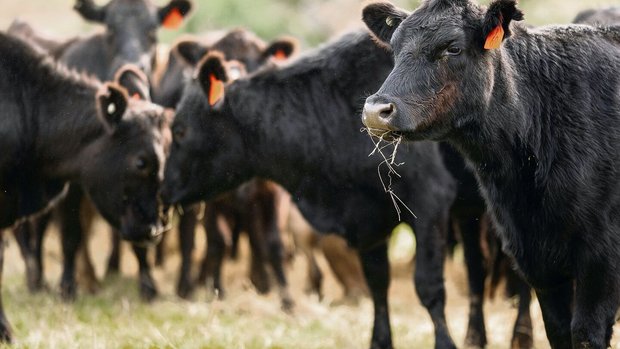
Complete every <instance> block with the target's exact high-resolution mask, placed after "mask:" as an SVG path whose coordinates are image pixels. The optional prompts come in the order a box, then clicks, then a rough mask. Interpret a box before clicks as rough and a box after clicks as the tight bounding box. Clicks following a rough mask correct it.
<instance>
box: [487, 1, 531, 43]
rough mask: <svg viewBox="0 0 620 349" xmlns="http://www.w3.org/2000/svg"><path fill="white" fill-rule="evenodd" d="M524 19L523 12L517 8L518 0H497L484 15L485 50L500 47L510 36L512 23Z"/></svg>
mask: <svg viewBox="0 0 620 349" xmlns="http://www.w3.org/2000/svg"><path fill="white" fill-rule="evenodd" d="M513 20H514V21H521V20H523V12H521V10H519V9H518V8H517V1H516V0H495V1H493V2H492V3H491V4H490V5H489V8H488V10H487V12H486V14H485V15H484V22H483V23H482V42H483V43H484V44H483V47H484V49H485V50H493V49H496V48H499V47H500V46H501V44H502V42H503V41H504V39H506V38H508V37H510V35H511V32H510V23H511V22H512V21H513Z"/></svg>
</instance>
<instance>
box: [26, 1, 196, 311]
mask: <svg viewBox="0 0 620 349" xmlns="http://www.w3.org/2000/svg"><path fill="white" fill-rule="evenodd" d="M74 8H75V10H76V11H77V12H78V13H79V14H80V15H81V16H82V17H83V18H84V19H86V20H88V21H92V22H95V23H101V24H104V25H105V31H104V32H103V33H97V34H93V35H91V36H89V37H86V38H82V39H70V40H68V41H67V42H65V43H62V44H60V45H58V46H56V47H55V45H52V47H51V48H50V51H49V54H50V55H52V56H53V57H55V58H58V59H59V60H60V61H61V62H63V63H65V64H66V65H67V66H69V67H70V68H73V69H76V70H78V71H84V72H88V73H89V74H93V75H95V76H96V77H97V78H99V79H101V80H102V81H104V80H112V79H114V77H115V74H116V73H117V71H118V69H119V68H120V67H121V66H123V65H124V64H127V63H131V64H134V65H137V66H138V67H139V68H140V69H141V70H142V71H144V72H145V73H147V74H148V73H149V72H150V70H151V65H152V62H153V61H154V58H155V55H154V54H155V46H156V43H157V29H158V28H159V27H160V26H161V25H164V26H174V25H178V23H179V22H180V21H181V20H182V19H183V17H184V16H185V15H186V14H187V13H188V12H189V10H190V9H191V2H190V1H188V0H172V1H171V2H170V3H169V4H168V5H166V6H164V7H157V6H155V5H153V4H152V3H151V2H150V1H148V0H112V1H110V2H109V3H107V4H106V5H104V6H97V5H95V4H94V3H93V2H92V1H91V0H77V1H76V4H75V6H74ZM15 31H16V32H17V33H16V34H21V35H20V36H22V37H27V38H28V39H29V41H30V42H33V43H35V44H37V45H39V46H41V44H40V42H41V35H38V34H37V33H36V32H34V31H33V30H32V28H30V30H29V28H27V27H25V26H24V25H17V26H16V28H15ZM44 46H45V45H44ZM47 46H49V45H47ZM67 197H68V200H67V202H64V203H62V204H61V205H59V206H58V208H57V211H60V210H63V211H66V212H56V218H57V220H58V221H59V225H60V227H61V230H62V234H63V240H64V241H66V242H70V241H79V240H81V239H82V235H84V233H85V232H84V229H83V227H82V225H81V224H80V223H81V221H80V217H79V214H78V213H79V212H80V211H81V209H80V207H81V206H82V205H83V204H84V203H83V200H81V198H82V197H83V193H82V192H81V188H80V187H79V186H70V188H69V194H68V195H67ZM89 218H90V219H91V220H92V218H93V217H89ZM31 225H34V228H38V229H37V230H30V231H28V228H30V227H28V226H25V227H19V228H18V230H19V233H20V234H21V235H25V236H26V237H25V238H22V239H20V241H21V243H20V247H22V251H25V250H26V251H27V249H26V248H27V247H28V246H24V245H23V242H24V241H25V239H26V238H27V237H28V236H32V237H34V241H35V242H40V241H41V239H40V238H37V236H38V235H40V234H41V233H42V232H43V231H44V229H45V225H44V224H42V223H41V222H33V223H31ZM114 234H116V233H113V235H114ZM114 236H115V235H114ZM113 241H114V242H115V243H114V250H113V252H112V256H111V258H110V261H111V262H110V264H111V265H112V266H114V265H115V264H116V266H117V267H116V270H118V259H115V258H114V257H115V256H116V255H117V254H115V252H117V251H118V244H119V239H118V237H117V236H115V238H114V239H113ZM32 247H33V248H34V250H35V251H40V250H41V248H40V246H36V245H34V246H32ZM78 247H79V246H78V245H75V244H73V243H68V246H67V249H65V251H64V252H65V253H64V254H65V260H64V264H65V267H64V270H63V276H62V281H61V295H62V297H63V298H64V299H68V300H71V299H73V298H74V297H75V294H76V286H75V275H74V274H75V271H74V256H75V255H76V253H77V251H75V250H72V249H73V248H76V249H77V248H78ZM133 248H134V251H135V253H136V257H137V259H138V263H139V266H140V294H141V296H142V297H143V299H145V300H151V299H152V298H154V297H155V296H156V295H157V289H156V287H155V283H154V280H153V278H152V276H151V272H150V266H149V264H148V263H147V260H146V252H147V251H146V250H145V249H144V247H136V246H134V247H133ZM27 254H33V252H32V251H29V252H27ZM34 260H36V261H37V263H36V264H32V263H31V264H30V265H29V266H28V268H27V270H28V271H29V272H28V275H31V276H29V277H28V280H29V286H31V289H35V290H36V289H38V288H40V287H41V286H42V284H43V279H42V274H43V273H42V269H41V268H39V266H41V267H42V263H41V256H40V254H38V255H36V256H35V258H34ZM27 261H28V259H27ZM87 262H89V261H88V260H87ZM27 263H28V262H27ZM91 269H92V268H91ZM113 269H114V268H112V270H113ZM92 278H94V276H91V279H92Z"/></svg>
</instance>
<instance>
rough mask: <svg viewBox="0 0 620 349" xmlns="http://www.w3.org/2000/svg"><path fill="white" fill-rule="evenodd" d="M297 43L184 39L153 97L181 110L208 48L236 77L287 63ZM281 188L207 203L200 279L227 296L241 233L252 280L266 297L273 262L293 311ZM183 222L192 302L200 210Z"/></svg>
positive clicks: (257, 188)
mask: <svg viewBox="0 0 620 349" xmlns="http://www.w3.org/2000/svg"><path fill="white" fill-rule="evenodd" d="M296 46H297V44H296V42H295V41H294V40H291V39H289V38H283V39H278V40H275V41H274V42H272V43H271V44H269V45H267V44H266V43H264V42H263V41H262V40H261V39H260V38H258V37H257V36H256V35H255V34H253V33H251V32H249V31H247V30H244V29H234V30H231V31H229V32H228V33H226V34H225V35H224V36H223V37H221V38H220V39H219V40H217V41H216V42H214V43H212V44H211V45H206V44H202V43H200V42H199V41H197V40H194V39H183V40H181V41H180V42H178V43H177V44H176V45H175V46H174V48H173V49H172V50H171V53H170V58H169V61H168V65H167V68H166V71H165V73H164V75H163V77H162V79H161V80H160V82H159V84H158V86H157V88H156V89H155V93H154V96H155V97H154V99H155V100H156V101H157V102H158V103H159V104H162V105H164V106H168V107H171V108H174V107H176V105H177V104H178V102H179V99H180V97H181V93H182V89H183V82H184V80H186V78H185V77H186V76H189V75H191V74H192V71H193V69H195V66H196V64H197V63H198V62H199V60H200V58H202V57H203V56H204V55H205V54H206V53H207V52H208V51H209V50H219V51H220V52H222V53H224V54H225V55H226V57H227V59H230V60H236V61H238V62H240V63H241V64H240V65H238V66H237V69H236V72H235V73H236V74H237V75H238V76H241V75H243V74H245V71H246V70H247V71H250V72H252V71H255V70H257V69H258V68H259V67H261V66H263V65H265V64H266V63H268V62H270V61H271V59H278V60H284V59H287V58H288V57H290V55H292V54H294V52H295V51H296ZM277 194H278V192H277V188H276V186H275V185H274V184H273V183H270V182H269V181H265V180H258V179H255V180H252V181H250V182H249V183H248V184H246V185H244V186H243V188H239V189H238V190H237V191H235V192H231V193H228V194H226V195H222V196H220V197H219V198H217V199H216V200H214V201H213V202H210V203H208V205H207V210H206V212H205V215H204V225H205V228H206V231H207V250H206V256H205V257H204V259H203V262H202V263H201V270H200V273H199V276H198V279H197V283H198V284H205V282H206V281H207V279H209V283H210V284H211V285H212V289H213V290H214V291H217V294H218V295H219V296H220V297H223V296H224V289H223V287H222V283H221V266H222V263H223V258H224V256H225V252H226V250H227V249H231V248H234V246H231V245H233V243H234V241H236V238H237V237H238V236H239V233H240V232H241V231H246V232H247V233H248V235H249V237H250V243H251V248H252V267H251V276H250V279H251V280H252V283H253V284H254V285H255V286H256V288H257V290H258V291H259V292H261V293H265V292H267V291H268V290H269V278H268V275H267V271H266V270H265V264H266V263H268V264H269V265H270V266H271V267H272V269H273V270H274V273H275V274H276V276H277V277H276V278H277V281H278V284H279V287H280V289H281V291H280V293H281V295H282V305H283V308H285V309H290V307H291V305H292V300H291V297H290V295H289V292H288V289H287V282H286V277H285V274H284V269H283V266H282V257H283V252H282V241H281V238H280V231H279V229H278V226H277V225H275V223H276V222H277V210H276V206H277V203H276V201H277V200H276V199H277V196H278V195H277ZM183 211H184V212H183V214H182V215H181V219H180V221H179V233H180V241H181V255H182V258H181V261H182V262H181V270H180V274H179V282H178V287H177V294H178V295H179V296H181V297H183V298H188V297H189V296H190V295H191V293H192V291H193V286H194V285H193V282H192V280H191V278H190V270H191V254H192V250H193V246H194V234H195V226H196V223H197V221H196V217H195V214H196V213H195V208H191V207H189V208H184V209H183ZM257 213H258V214H257ZM218 216H223V217H226V220H227V222H228V223H229V226H230V228H231V230H232V235H233V236H228V237H226V236H225V233H224V232H223V231H222V230H221V229H219V226H218V224H217V222H216V217H218Z"/></svg>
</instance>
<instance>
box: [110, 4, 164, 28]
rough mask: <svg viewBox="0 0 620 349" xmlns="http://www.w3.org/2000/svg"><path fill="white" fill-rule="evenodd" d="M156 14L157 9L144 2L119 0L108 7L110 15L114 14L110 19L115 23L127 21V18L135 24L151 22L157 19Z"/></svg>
mask: <svg viewBox="0 0 620 349" xmlns="http://www.w3.org/2000/svg"><path fill="white" fill-rule="evenodd" d="M156 12H157V8H156V7H155V6H153V5H152V4H151V3H150V2H148V1H144V0H118V1H113V2H111V3H110V5H109V7H108V15H110V14H113V15H112V18H110V19H111V20H112V21H113V22H118V21H120V20H126V19H127V17H131V19H132V20H133V21H135V22H144V21H150V20H153V19H154V18H155V14H156ZM125 23H126V22H125Z"/></svg>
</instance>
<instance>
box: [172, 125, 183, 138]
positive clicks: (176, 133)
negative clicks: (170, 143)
mask: <svg viewBox="0 0 620 349" xmlns="http://www.w3.org/2000/svg"><path fill="white" fill-rule="evenodd" d="M172 132H173V135H172V138H173V139H174V141H176V142H178V141H180V140H182V139H183V137H185V127H182V126H177V127H175V128H174V130H172Z"/></svg>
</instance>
